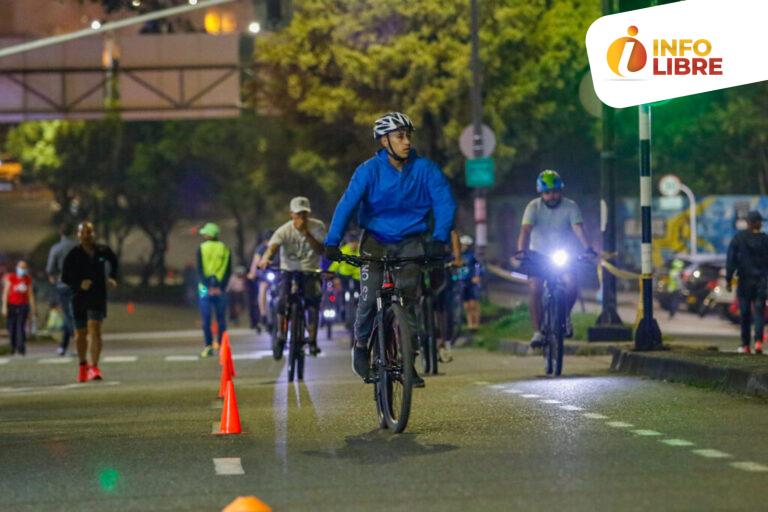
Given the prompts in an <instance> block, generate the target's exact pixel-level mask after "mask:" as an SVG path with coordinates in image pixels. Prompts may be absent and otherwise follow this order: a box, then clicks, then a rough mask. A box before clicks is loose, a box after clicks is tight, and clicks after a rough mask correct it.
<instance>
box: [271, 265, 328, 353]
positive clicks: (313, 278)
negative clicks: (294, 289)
mask: <svg viewBox="0 0 768 512" xmlns="http://www.w3.org/2000/svg"><path fill="white" fill-rule="evenodd" d="M301 279H302V283H303V284H302V291H303V292H304V304H305V305H306V308H307V328H308V329H307V330H308V331H309V336H310V340H309V342H310V343H311V344H315V343H317V322H318V319H319V317H320V301H321V300H322V298H323V289H322V283H321V280H320V276H319V275H316V274H311V273H309V274H302V275H301ZM279 286H280V289H279V295H278V299H277V310H278V311H279V312H280V314H281V315H282V314H283V313H284V312H285V308H286V306H287V304H288V296H289V295H290V294H291V278H290V275H289V274H288V273H284V274H281V275H280V285H279ZM280 334H281V335H285V334H286V333H284V332H281V333H280Z"/></svg>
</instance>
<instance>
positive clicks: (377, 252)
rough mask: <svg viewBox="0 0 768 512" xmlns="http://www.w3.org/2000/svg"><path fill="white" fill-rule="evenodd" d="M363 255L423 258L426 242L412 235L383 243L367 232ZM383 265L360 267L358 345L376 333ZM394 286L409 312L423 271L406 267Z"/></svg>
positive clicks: (413, 322)
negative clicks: (377, 303) (377, 306)
mask: <svg viewBox="0 0 768 512" xmlns="http://www.w3.org/2000/svg"><path fill="white" fill-rule="evenodd" d="M360 254H361V255H362V256H368V257H382V256H384V255H388V256H393V257H400V258H407V257H413V256H422V255H423V254H424V243H423V238H422V237H421V236H413V237H409V238H406V239H405V240H402V241H401V242H398V243H396V244H383V243H380V242H378V241H377V240H376V239H375V238H373V237H372V236H369V235H368V234H367V233H364V234H363V238H362V242H361V244H360ZM383 274H384V272H383V268H382V266H381V264H377V263H365V264H364V265H363V266H362V267H361V268H360V301H359V302H358V303H357V318H356V319H355V341H356V342H357V344H358V345H359V346H363V345H366V344H367V343H368V338H370V336H371V331H372V330H373V321H374V319H375V317H376V295H377V294H378V293H379V290H380V289H381V282H382V279H383V277H384V275H383ZM394 278H395V286H396V287H397V289H398V290H400V293H401V294H402V296H403V299H404V300H405V302H406V306H407V307H408V308H409V309H410V308H412V307H413V305H414V304H415V303H416V298H417V297H418V295H419V287H420V284H421V268H420V267H419V265H417V264H415V263H409V264H407V265H403V266H402V267H401V269H400V270H399V271H398V272H396V273H395V276H394ZM409 318H410V319H411V321H412V324H413V325H412V326H411V327H412V328H413V329H415V321H414V317H413V315H409Z"/></svg>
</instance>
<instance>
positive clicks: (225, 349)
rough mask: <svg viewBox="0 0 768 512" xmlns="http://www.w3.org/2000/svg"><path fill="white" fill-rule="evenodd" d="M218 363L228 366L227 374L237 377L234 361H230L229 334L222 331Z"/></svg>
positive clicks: (230, 346)
mask: <svg viewBox="0 0 768 512" xmlns="http://www.w3.org/2000/svg"><path fill="white" fill-rule="evenodd" d="M219 364H220V365H226V366H228V367H229V374H230V375H231V376H232V377H237V372H236V371H235V363H234V362H233V361H232V345H231V344H230V343H229V334H227V331H224V336H222V340H221V352H219Z"/></svg>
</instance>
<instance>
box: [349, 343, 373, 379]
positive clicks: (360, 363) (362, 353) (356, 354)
mask: <svg viewBox="0 0 768 512" xmlns="http://www.w3.org/2000/svg"><path fill="white" fill-rule="evenodd" d="M352 370H353V371H354V372H355V374H356V375H357V376H358V377H360V378H361V379H363V380H366V379H367V378H368V374H369V373H370V372H371V366H370V359H369V357H368V347H358V346H357V345H355V346H354V347H353V348H352Z"/></svg>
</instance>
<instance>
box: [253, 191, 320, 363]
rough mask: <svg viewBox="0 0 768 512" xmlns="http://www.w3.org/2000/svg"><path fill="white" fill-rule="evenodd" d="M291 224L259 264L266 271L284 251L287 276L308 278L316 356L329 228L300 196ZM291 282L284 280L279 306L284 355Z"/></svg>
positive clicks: (279, 233) (274, 238) (282, 259)
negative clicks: (297, 273)
mask: <svg viewBox="0 0 768 512" xmlns="http://www.w3.org/2000/svg"><path fill="white" fill-rule="evenodd" d="M290 210H291V220H289V221H288V222H286V223H285V224H283V225H282V226H280V227H279V228H277V229H276V230H275V233H274V234H273V235H272V238H270V240H269V247H268V248H267V250H266V252H265V253H264V256H263V257H262V258H261V261H260V262H259V268H261V269H262V270H265V269H266V268H267V267H268V266H269V264H270V262H271V261H272V256H273V255H274V254H275V253H276V252H277V250H278V249H279V250H280V270H281V271H284V272H290V271H301V272H306V274H304V278H303V279H304V300H305V304H306V305H307V308H308V315H307V316H308V322H307V330H308V331H309V353H310V354H312V355H313V356H316V355H317V354H319V353H320V347H318V346H317V321H318V316H319V313H320V300H321V299H322V295H323V291H322V286H321V283H320V275H319V273H318V272H319V271H320V256H321V255H322V253H323V244H322V243H321V242H320V240H322V239H323V237H325V224H324V223H323V222H322V221H320V220H318V219H314V218H310V217H309V214H310V212H311V211H312V209H311V208H310V204H309V199H307V198H306V197H302V196H298V197H294V198H293V199H291V205H290ZM290 286H291V280H290V279H286V278H285V275H284V276H281V278H280V298H279V299H278V305H277V312H278V313H277V314H278V318H277V325H278V333H277V343H278V344H279V347H280V352H282V349H283V348H284V347H285V340H286V338H287V327H288V323H287V322H286V321H285V306H286V302H287V301H288V295H290V292H291V290H290Z"/></svg>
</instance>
